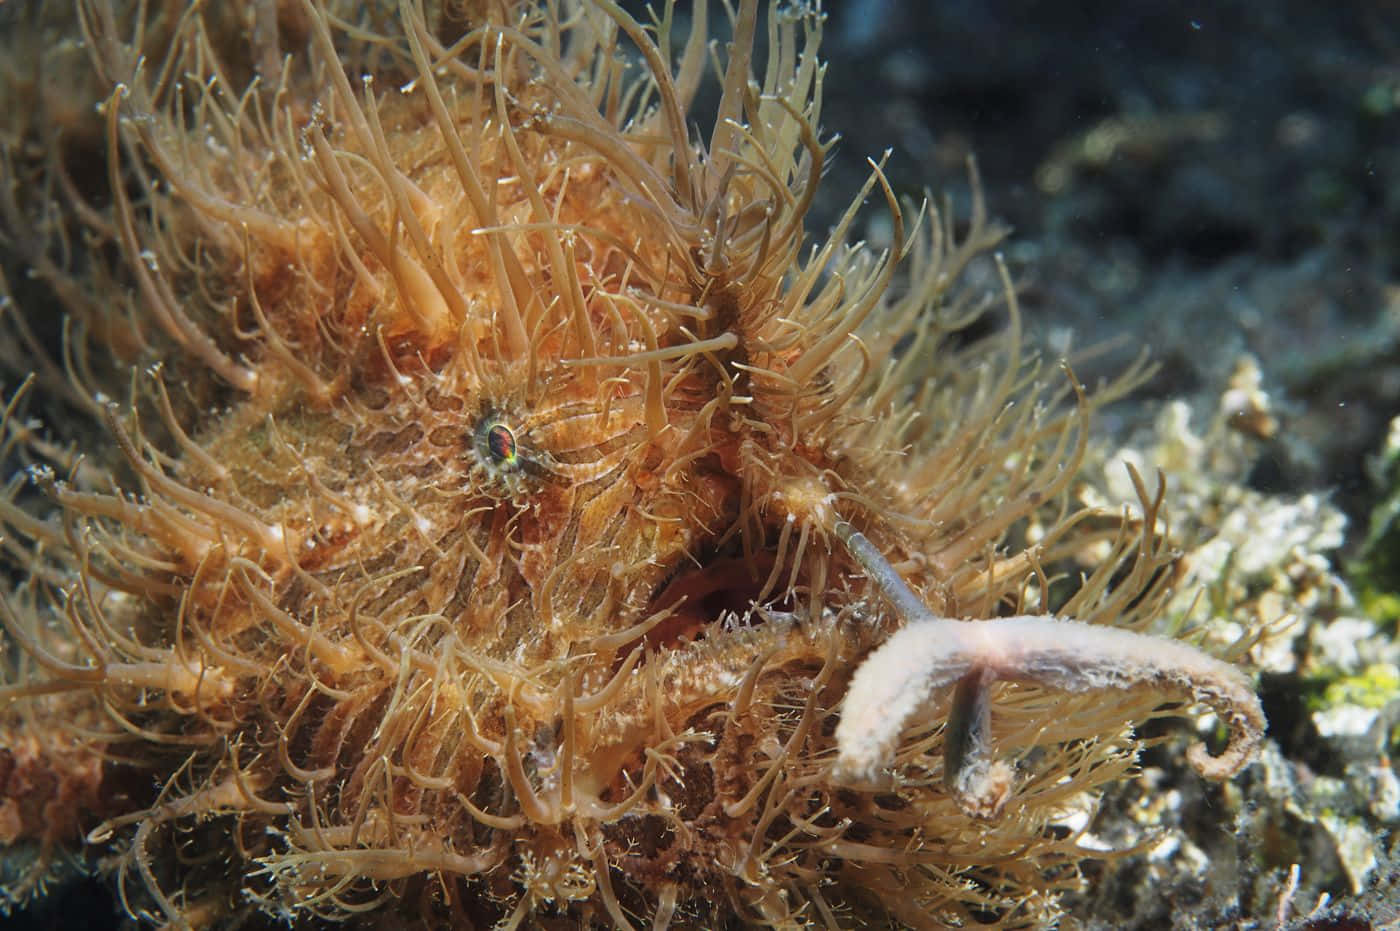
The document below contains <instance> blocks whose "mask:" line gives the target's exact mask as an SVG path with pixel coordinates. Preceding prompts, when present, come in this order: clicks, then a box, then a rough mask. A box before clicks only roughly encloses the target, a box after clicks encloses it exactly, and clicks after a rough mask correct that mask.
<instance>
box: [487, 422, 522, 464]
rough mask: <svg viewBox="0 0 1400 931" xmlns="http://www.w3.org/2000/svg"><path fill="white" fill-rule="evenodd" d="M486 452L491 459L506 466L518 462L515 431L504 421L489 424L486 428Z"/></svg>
mask: <svg viewBox="0 0 1400 931" xmlns="http://www.w3.org/2000/svg"><path fill="white" fill-rule="evenodd" d="M485 436H486V452H487V454H488V455H490V457H491V461H492V462H494V463H496V464H497V465H500V466H505V467H506V468H513V467H514V466H515V465H516V464H517V459H518V455H517V451H516V445H515V433H514V431H512V430H511V428H510V427H507V426H506V425H505V424H503V423H492V424H488V425H487V427H486V430H485Z"/></svg>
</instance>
